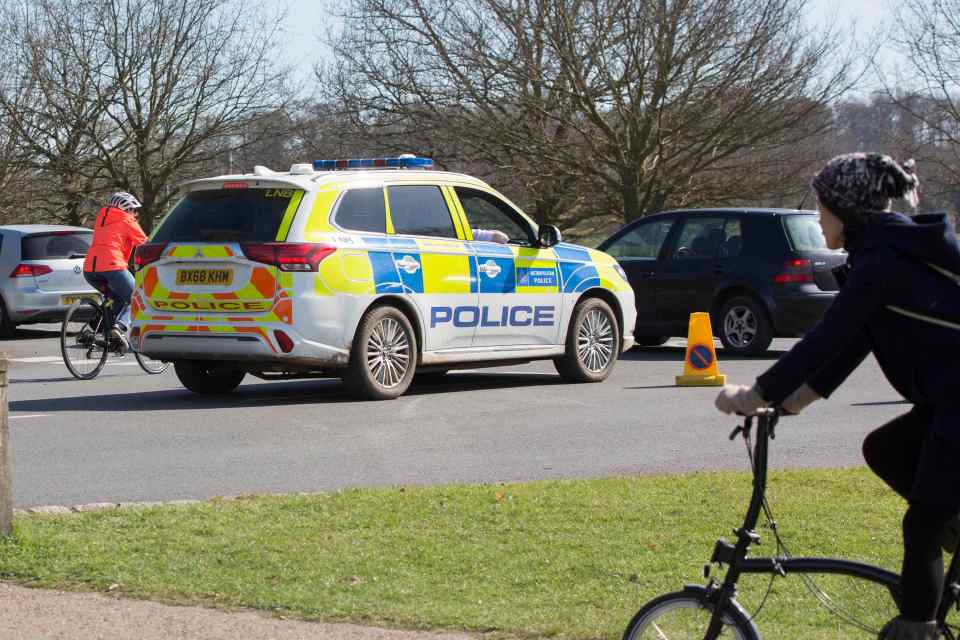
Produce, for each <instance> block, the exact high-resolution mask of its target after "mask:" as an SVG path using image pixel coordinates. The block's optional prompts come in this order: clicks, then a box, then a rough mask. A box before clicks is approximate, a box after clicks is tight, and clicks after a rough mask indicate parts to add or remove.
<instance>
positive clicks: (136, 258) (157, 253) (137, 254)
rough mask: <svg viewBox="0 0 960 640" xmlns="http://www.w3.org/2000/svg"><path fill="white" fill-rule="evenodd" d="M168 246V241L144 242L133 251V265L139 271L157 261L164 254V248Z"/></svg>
mask: <svg viewBox="0 0 960 640" xmlns="http://www.w3.org/2000/svg"><path fill="white" fill-rule="evenodd" d="M166 248H167V243H166V242H152V243H149V244H142V245H140V246H139V247H137V250H136V251H134V252H133V266H134V268H135V269H136V270H137V271H139V270H140V269H143V268H144V267H145V266H147V265H148V264H150V263H151V262H156V261H157V260H159V259H160V258H161V257H162V256H163V250H164V249H166Z"/></svg>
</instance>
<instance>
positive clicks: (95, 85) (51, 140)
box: [0, 0, 288, 230]
mask: <svg viewBox="0 0 960 640" xmlns="http://www.w3.org/2000/svg"><path fill="white" fill-rule="evenodd" d="M14 2H15V3H16V5H15V6H16V7H17V8H18V11H17V12H16V13H15V18H16V20H15V21H13V22H12V25H13V26H11V28H10V29H9V31H10V33H11V37H9V38H8V43H11V44H12V45H14V46H16V45H17V43H26V46H22V52H21V53H20V54H19V56H18V59H17V65H16V67H17V72H16V78H15V81H14V82H12V84H10V86H8V87H5V88H4V90H2V91H0V95H3V96H4V98H3V101H2V104H3V105H4V108H5V111H6V113H7V115H8V117H9V118H10V121H11V122H13V123H14V124H15V125H16V130H17V133H18V134H19V135H20V137H21V138H22V139H23V140H25V141H26V142H27V143H28V145H29V147H30V149H31V151H32V153H33V162H34V163H35V164H37V165H38V166H42V167H43V169H44V170H46V171H49V172H51V177H52V179H53V180H55V182H54V184H55V186H56V188H57V189H60V190H61V192H62V193H63V194H64V195H65V199H66V200H68V201H71V198H72V197H73V196H72V194H80V193H83V194H85V195H86V194H88V192H89V191H90V190H91V189H97V190H100V192H101V193H102V190H103V189H104V188H111V189H114V188H119V189H125V190H128V191H131V192H133V193H135V194H137V195H138V196H139V197H140V200H141V202H142V203H143V205H144V206H143V209H142V210H141V212H140V221H141V224H142V225H143V226H144V228H145V229H146V230H150V229H151V228H152V226H153V224H154V221H155V219H156V217H157V216H158V215H159V214H160V213H162V211H163V209H164V208H165V207H166V205H167V204H168V202H169V201H170V199H171V198H172V197H173V196H174V193H175V192H174V190H173V189H172V183H173V181H175V180H176V179H177V178H178V177H182V176H184V175H185V174H189V172H190V171H191V168H199V167H202V166H205V165H206V164H207V163H209V162H210V161H211V160H212V159H214V158H215V157H216V156H217V154H219V153H221V152H222V150H223V149H224V148H242V147H243V146H244V145H248V144H252V143H253V136H252V135H250V134H251V132H252V131H263V132H264V134H265V135H274V134H275V131H274V130H272V129H265V128H263V127H260V128H252V129H248V128H247V126H248V125H249V124H250V123H251V121H253V120H254V119H256V118H257V117H259V116H261V115H263V114H265V113H269V112H274V111H276V110H277V109H279V108H282V107H283V105H284V103H285V101H286V100H287V95H288V94H287V91H286V88H285V86H284V80H285V78H286V75H287V71H288V70H287V68H286V67H285V66H283V65H281V64H279V62H278V61H276V60H275V59H274V56H273V50H274V43H275V36H276V35H277V26H276V25H277V24H278V21H277V19H276V18H277V16H268V15H267V14H266V13H265V12H264V11H263V10H262V9H259V8H257V7H256V6H251V5H249V4H247V3H243V2H241V0H14ZM91 163H92V168H90V167H91ZM71 178H73V179H74V180H78V181H79V184H77V185H75V186H70V185H69V184H68V183H69V182H70V180H71ZM79 197H80V196H79V195H77V198H79Z"/></svg>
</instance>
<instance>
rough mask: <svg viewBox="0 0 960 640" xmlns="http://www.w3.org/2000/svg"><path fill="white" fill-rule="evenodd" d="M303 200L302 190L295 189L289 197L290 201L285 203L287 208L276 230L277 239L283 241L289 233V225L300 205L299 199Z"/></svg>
mask: <svg viewBox="0 0 960 640" xmlns="http://www.w3.org/2000/svg"><path fill="white" fill-rule="evenodd" d="M301 200H303V191H302V190H297V191H296V192H295V193H294V194H293V197H292V198H290V203H289V204H288V205H287V210H286V211H285V212H284V213H283V220H282V221H281V222H280V229H278V230H277V241H278V242H283V241H284V240H286V239H287V234H288V233H290V225H291V224H293V217H294V216H295V215H296V214H297V208H298V207H299V206H300V201H301Z"/></svg>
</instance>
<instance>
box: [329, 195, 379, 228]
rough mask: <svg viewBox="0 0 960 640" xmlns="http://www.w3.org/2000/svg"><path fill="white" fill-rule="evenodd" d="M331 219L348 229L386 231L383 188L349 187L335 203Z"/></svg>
mask: <svg viewBox="0 0 960 640" xmlns="http://www.w3.org/2000/svg"><path fill="white" fill-rule="evenodd" d="M333 215H334V217H333V220H334V222H335V223H336V224H337V226H339V227H342V228H344V229H347V230H350V231H371V232H373V233H386V232H387V209H386V206H385V205H384V204H383V189H381V188H379V187H378V188H375V189H350V190H349V191H346V192H345V193H344V194H343V196H342V197H341V198H340V202H339V203H338V204H337V210H336V211H335V212H334V214H333Z"/></svg>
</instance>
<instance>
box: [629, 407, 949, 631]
mask: <svg viewBox="0 0 960 640" xmlns="http://www.w3.org/2000/svg"><path fill="white" fill-rule="evenodd" d="M778 419H779V413H778V411H777V410H776V409H763V410H761V412H760V413H759V414H758V415H757V417H756V423H757V429H756V431H757V433H756V445H755V446H753V445H752V444H751V433H752V430H753V423H754V418H746V419H745V421H744V423H743V424H742V425H740V426H738V427H737V428H736V429H735V430H734V431H733V433H731V434H730V439H731V440H733V439H734V438H735V437H736V436H737V435H742V436H743V438H744V440H745V441H746V443H747V450H748V453H749V455H750V459H751V467H752V470H753V494H752V496H751V498H750V507H749V508H748V509H747V515H746V517H745V518H744V520H743V526H741V527H740V528H739V529H736V530H735V531H734V533H735V534H736V536H737V541H736V544H730V543H728V542H727V541H726V540H724V539H723V538H721V539H719V540H717V542H716V545H715V546H714V549H713V555H712V556H711V558H710V564H707V565H706V566H705V567H704V577H705V578H707V579H708V582H707V584H706V585H705V586H699V585H688V586H685V587H684V588H683V590H681V591H676V592H674V593H668V594H665V595H662V596H659V597H657V598H654V599H653V600H651V601H650V602H648V603H647V604H645V605H644V606H643V607H642V608H641V609H640V610H639V611H638V612H637V614H636V615H635V616H634V617H633V619H632V620H631V621H630V624H629V625H627V629H626V631H625V632H624V634H623V639H624V640H701V639H703V640H715V639H716V638H725V639H726V638H735V639H737V640H760V637H761V636H760V632H759V630H758V629H757V627H756V624H755V623H754V618H755V616H753V617H751V616H750V614H748V613H747V611H746V610H745V609H744V608H743V607H742V606H741V605H740V603H738V602H737V599H736V593H737V581H738V580H739V579H740V576H741V575H742V574H744V573H765V574H770V575H772V578H771V580H773V579H774V578H775V577H777V576H781V577H786V576H788V575H790V574H797V575H799V576H801V579H803V580H804V582H805V583H806V586H807V587H808V588H809V589H810V590H811V592H812V593H813V594H814V595H815V596H816V597H817V599H818V600H819V601H820V602H821V604H823V605H824V606H825V607H826V608H827V609H828V610H829V611H830V612H831V613H833V614H836V615H838V616H840V617H841V618H842V619H843V620H844V621H846V622H848V623H849V624H851V625H853V626H855V627H858V628H860V629H862V630H863V631H864V632H868V633H872V634H873V636H874V637H876V636H877V634H878V633H879V629H877V628H875V627H874V626H872V625H871V624H869V623H866V622H864V621H863V620H861V619H859V618H857V617H856V615H854V614H852V613H851V612H850V611H847V610H844V609H843V608H842V607H841V606H840V605H838V603H837V602H836V601H835V600H834V599H833V598H831V597H830V595H828V594H827V593H826V592H824V591H823V590H822V589H820V588H819V587H818V586H817V583H816V582H814V581H813V579H812V578H811V577H810V576H811V575H812V574H821V575H833V576H846V577H848V578H853V579H854V581H856V582H858V583H860V582H862V581H866V583H870V584H871V585H873V587H872V588H871V591H881V592H883V593H885V594H886V597H887V603H886V604H887V605H888V606H887V609H888V610H889V611H892V612H893V613H894V614H895V613H896V612H897V611H899V605H900V576H899V575H897V574H896V573H893V572H891V571H887V570H886V569H881V568H880V567H876V566H873V565H870V564H864V563H861V562H854V561H850V560H843V559H838V558H795V557H792V556H791V555H790V553H789V552H788V551H787V549H786V546H785V545H784V544H783V540H781V539H780V535H779V534H778V532H777V527H776V521H775V520H774V518H773V514H772V513H771V511H770V506H769V505H768V504H767V500H766V486H767V452H768V449H769V442H770V440H772V439H773V438H774V435H775V431H774V429H775V427H776V424H777V420H778ZM761 513H763V514H764V515H765V516H766V524H767V527H768V528H769V529H770V530H771V531H772V533H773V536H774V538H775V540H776V542H777V550H778V551H777V555H776V556H774V557H767V558H748V557H747V553H748V551H749V549H750V547H751V546H752V545H754V544H758V543H759V541H760V536H759V535H758V534H757V533H756V526H757V521H758V519H759V518H760V515H761ZM957 555H958V554H957V553H954V554H953V558H952V559H951V561H950V566H949V569H948V571H947V579H946V581H945V586H944V592H943V597H942V599H941V603H940V609H939V610H938V611H937V618H936V619H937V624H938V625H939V627H940V633H941V635H942V637H943V638H946V639H948V640H957V639H958V638H960V635H958V634H960V626H958V622H957V620H956V618H952V619H951V620H948V616H950V615H951V612H953V611H954V610H958V607H960V560H958V557H957ZM714 564H717V565H726V566H727V572H726V575H725V576H724V579H723V580H722V581H718V580H715V579H713V578H711V577H710V570H711V567H712V566H713V565H714ZM771 584H772V583H771ZM769 593H770V591H769V590H768V591H767V595H769ZM760 606H761V608H762V606H763V603H761V605H760Z"/></svg>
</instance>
